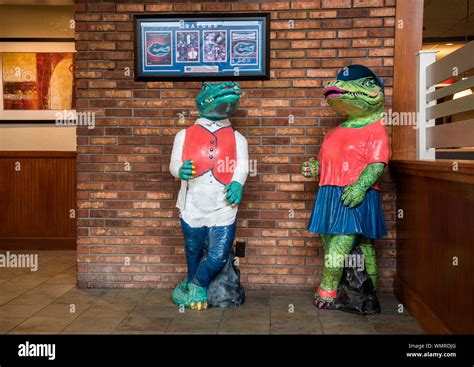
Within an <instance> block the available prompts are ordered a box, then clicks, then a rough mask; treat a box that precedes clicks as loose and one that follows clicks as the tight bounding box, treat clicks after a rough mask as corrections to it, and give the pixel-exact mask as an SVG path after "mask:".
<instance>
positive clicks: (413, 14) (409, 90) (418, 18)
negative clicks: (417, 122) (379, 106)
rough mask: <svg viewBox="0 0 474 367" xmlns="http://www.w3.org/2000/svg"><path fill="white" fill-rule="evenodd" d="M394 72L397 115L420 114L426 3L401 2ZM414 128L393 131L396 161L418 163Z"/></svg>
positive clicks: (398, 4)
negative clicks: (419, 73) (418, 86)
mask: <svg viewBox="0 0 474 367" xmlns="http://www.w3.org/2000/svg"><path fill="white" fill-rule="evenodd" d="M396 22H397V23H396V26H395V48H394V61H393V63H394V70H393V102H392V106H393V107H392V108H393V111H394V112H416V73H417V70H416V69H417V66H416V65H417V63H416V53H417V52H418V51H420V50H421V47H422V43H423V0H397V11H396ZM416 131H417V130H415V129H414V128H413V126H408V125H405V126H403V125H400V126H393V128H392V151H393V155H392V159H394V160H395V159H416Z"/></svg>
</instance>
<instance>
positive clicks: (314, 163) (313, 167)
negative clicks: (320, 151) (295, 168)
mask: <svg viewBox="0 0 474 367" xmlns="http://www.w3.org/2000/svg"><path fill="white" fill-rule="evenodd" d="M301 174H302V175H303V176H304V177H306V178H312V177H316V176H318V175H319V161H318V160H316V159H314V158H310V159H309V160H308V161H306V162H303V164H302V165H301Z"/></svg>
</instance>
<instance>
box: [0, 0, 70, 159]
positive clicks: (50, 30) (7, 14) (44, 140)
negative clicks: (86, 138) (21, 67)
mask: <svg viewBox="0 0 474 367" xmlns="http://www.w3.org/2000/svg"><path fill="white" fill-rule="evenodd" d="M71 19H74V8H73V7H72V6H28V5H22V6H12V5H0V37H5V38H7V37H8V38H13V37H19V38H32V37H36V38H74V30H73V29H71V28H70V27H69V22H70V20H71ZM1 150H56V151H75V150H76V128H75V127H60V126H54V125H40V124H34V125H32V124H29V125H25V124H15V125H12V124H9V125H4V124H1V123H0V151H1Z"/></svg>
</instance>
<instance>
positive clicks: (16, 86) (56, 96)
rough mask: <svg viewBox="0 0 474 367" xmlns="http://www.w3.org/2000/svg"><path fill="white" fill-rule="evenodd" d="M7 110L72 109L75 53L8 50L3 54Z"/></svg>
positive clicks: (5, 104) (4, 106) (4, 91)
mask: <svg viewBox="0 0 474 367" xmlns="http://www.w3.org/2000/svg"><path fill="white" fill-rule="evenodd" d="M2 79H3V80H2V88H3V93H2V94H3V109H4V110H64V109H66V110H70V109H72V108H74V106H73V104H74V98H73V54H72V53H70V52H56V53H46V52H38V53H34V52H6V53H3V54H2Z"/></svg>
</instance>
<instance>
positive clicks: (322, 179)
mask: <svg viewBox="0 0 474 367" xmlns="http://www.w3.org/2000/svg"><path fill="white" fill-rule="evenodd" d="M390 155H391V150H390V138H389V136H388V131H387V128H386V127H385V125H384V124H383V120H380V121H376V122H374V123H372V124H370V125H367V126H364V127H360V128H354V127H342V126H338V127H336V128H335V129H333V130H331V131H330V132H329V133H327V135H326V137H325V138H324V141H323V144H322V146H321V150H320V152H319V186H327V185H332V186H342V187H344V186H347V185H350V184H352V183H354V182H355V181H357V179H358V178H359V176H360V174H361V173H362V171H363V170H364V169H365V167H367V165H369V164H371V163H385V164H388V161H389V159H390ZM372 188H374V189H377V190H378V189H379V184H378V182H376V183H375V184H374V185H373V186H372Z"/></svg>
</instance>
